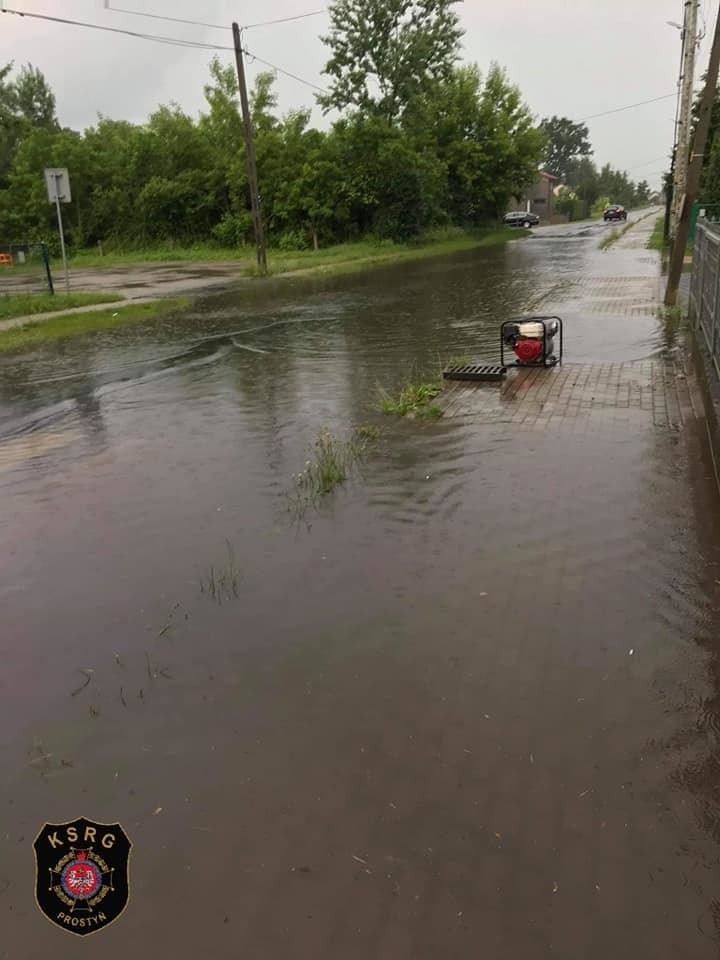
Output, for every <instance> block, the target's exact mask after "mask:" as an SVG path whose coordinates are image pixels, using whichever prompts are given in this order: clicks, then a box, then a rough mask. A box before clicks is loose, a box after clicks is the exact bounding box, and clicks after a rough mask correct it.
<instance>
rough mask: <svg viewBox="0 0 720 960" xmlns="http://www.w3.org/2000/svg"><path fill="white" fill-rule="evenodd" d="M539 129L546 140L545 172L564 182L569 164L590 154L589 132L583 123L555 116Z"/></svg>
mask: <svg viewBox="0 0 720 960" xmlns="http://www.w3.org/2000/svg"><path fill="white" fill-rule="evenodd" d="M540 129H541V130H542V131H543V133H544V134H545V136H546V138H547V147H546V152H545V158H544V161H545V162H544V166H545V170H547V172H548V173H551V174H552V175H553V176H554V177H559V178H560V180H562V181H564V182H566V181H567V178H568V171H569V169H570V164H571V162H572V161H573V160H575V159H577V158H578V157H589V156H590V154H591V153H592V148H591V146H590V140H589V139H588V137H589V130H588V128H587V126H586V125H585V124H584V123H573V121H572V120H568V118H567V117H556V116H553V117H550V118H549V119H545V120H543V121H542V123H541V124H540Z"/></svg>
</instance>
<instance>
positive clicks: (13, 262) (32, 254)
mask: <svg viewBox="0 0 720 960" xmlns="http://www.w3.org/2000/svg"><path fill="white" fill-rule="evenodd" d="M54 292H55V290H54V287H53V278H52V270H51V269H50V254H49V252H48V248H47V244H45V243H2V242H1V241H0V296H2V295H3V294H9V293H54Z"/></svg>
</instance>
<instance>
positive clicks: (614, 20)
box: [0, 0, 718, 186]
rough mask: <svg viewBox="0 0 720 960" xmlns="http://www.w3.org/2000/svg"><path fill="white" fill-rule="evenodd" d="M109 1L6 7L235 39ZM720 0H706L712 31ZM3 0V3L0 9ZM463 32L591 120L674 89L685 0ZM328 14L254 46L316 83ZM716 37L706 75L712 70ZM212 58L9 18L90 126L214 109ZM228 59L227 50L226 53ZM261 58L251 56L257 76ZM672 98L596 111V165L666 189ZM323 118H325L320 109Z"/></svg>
mask: <svg viewBox="0 0 720 960" xmlns="http://www.w3.org/2000/svg"><path fill="white" fill-rule="evenodd" d="M105 3H106V0H4V5H5V7H6V8H8V9H16V10H23V11H27V12H35V13H44V14H50V15H52V16H56V17H65V18H69V19H76V20H85V21H89V22H92V23H97V24H102V25H104V26H112V27H118V28H124V29H129V30H135V31H139V32H145V33H153V34H159V35H163V36H170V37H177V38H182V39H189V40H195V41H197V40H201V41H207V42H209V43H217V44H220V45H227V44H229V43H230V42H231V35H230V31H229V29H228V30H227V32H224V31H222V30H217V29H212V28H208V27H198V26H185V25H182V24H179V23H170V22H164V21H162V20H155V19H150V18H148V17H140V16H133V15H130V14H126V13H120V12H114V11H113V10H112V9H111V10H107V9H105ZM325 4H326V0H241V2H240V0H110V2H109V6H110V7H111V8H123V9H126V10H136V11H142V12H144V13H152V14H157V15H165V16H169V17H178V18H186V19H197V20H202V21H204V22H206V23H211V24H225V23H226V24H228V25H229V24H230V23H231V21H232V20H233V19H236V20H238V21H239V22H240V23H241V25H243V24H252V23H256V22H259V21H265V20H270V19H274V18H280V17H284V16H292V15H294V14H299V13H305V12H310V11H315V10H320V9H322V8H323V6H324V5H325ZM717 4H718V0H704V2H703V3H702V5H701V6H702V9H703V18H704V20H705V22H706V23H707V28H708V33H712V29H713V26H714V19H715V16H716V13H717ZM2 6H3V0H0V8H1V7H2ZM458 10H459V12H460V15H461V18H462V22H463V26H464V28H465V31H466V35H465V39H464V49H463V56H464V59H465V60H467V61H473V62H477V63H478V64H479V65H480V67H481V69H485V68H486V67H487V65H488V64H489V63H490V62H491V61H493V60H496V61H498V62H499V63H500V64H501V65H502V66H504V67H505V68H506V69H507V71H508V74H509V76H510V78H511V80H512V81H513V82H515V83H517V84H518V85H519V86H520V88H521V90H522V92H523V95H524V97H525V99H526V101H527V103H528V104H529V105H530V107H531V109H532V110H533V112H534V113H535V114H536V115H537V116H538V117H543V116H548V115H550V114H559V115H562V116H567V117H570V118H572V119H573V120H584V119H585V118H587V117H590V116H591V115H593V114H597V113H601V112H602V111H605V110H611V109H614V108H616V107H622V106H626V105H628V104H631V103H635V102H637V101H641V100H648V99H651V98H653V97H662V96H664V95H668V94H673V93H674V91H675V90H676V85H677V76H678V67H679V58H680V34H679V32H678V31H677V30H675V29H673V28H672V27H670V26H668V25H667V24H666V21H667V20H675V21H680V20H681V19H682V12H683V0H501V2H497V0H464V2H463V3H460V4H459V5H458ZM327 23H328V20H327V16H326V15H325V14H322V15H319V16H314V17H308V18H307V19H304V20H300V21H296V22H293V23H287V24H278V25H274V26H268V27H257V28H254V29H252V30H251V31H249V32H248V34H247V45H248V48H249V50H250V51H251V52H254V53H256V54H257V56H258V57H262V58H263V59H265V60H267V61H270V62H272V63H274V64H277V65H278V66H279V67H282V68H283V69H285V70H287V71H289V72H291V73H294V74H297V75H298V76H300V77H302V78H303V79H305V80H308V81H310V82H311V83H315V84H318V85H320V86H322V85H323V83H324V80H323V77H322V68H323V65H324V63H325V61H326V59H327V56H326V48H325V47H324V46H323V44H322V42H321V41H320V39H319V36H320V34H322V33H323V32H324V30H325V29H326V27H327ZM709 46H710V43H709V37H708V38H706V39H705V41H704V42H703V44H702V47H701V51H700V58H699V63H698V70H697V75H698V76H700V74H701V73H702V72H703V70H704V69H705V65H706V62H707V56H708V53H709ZM211 56H212V54H211V53H210V52H209V51H206V50H197V49H186V48H180V47H174V46H167V45H162V44H159V43H154V42H149V41H146V40H140V39H135V38H131V37H125V36H121V35H117V34H111V33H102V32H99V31H94V30H88V29H83V28H81V27H75V26H66V25H62V24H56V23H49V22H44V21H39V20H32V19H29V18H20V17H16V16H11V15H9V14H2V15H0V64H2V63H5V62H7V61H9V60H14V61H15V63H16V64H21V63H24V62H27V61H30V62H32V63H33V64H34V65H36V66H37V67H39V68H40V69H41V70H42V71H43V72H44V73H45V75H46V76H47V78H48V80H49V81H50V84H51V85H52V88H53V90H54V91H55V94H56V96H57V102H58V114H59V117H60V121H61V123H63V124H64V125H67V126H71V127H75V128H83V127H86V126H88V125H90V124H92V123H93V122H94V120H95V119H96V117H97V115H98V114H99V113H102V114H104V115H106V116H110V117H113V118H116V119H126V120H131V121H135V122H141V121H143V120H144V119H145V118H146V117H147V115H148V114H149V113H150V112H151V111H152V110H153V109H154V108H155V107H156V106H158V104H161V103H167V102H168V101H170V100H175V101H177V102H178V103H179V104H180V105H181V106H182V107H183V109H185V110H186V111H187V112H189V113H197V112H198V111H199V110H201V109H202V108H203V106H204V100H203V84H204V83H205V81H206V79H207V76H208V74H207V65H208V62H209V60H210V57H211ZM220 56H221V57H224V58H228V61H230V60H231V54H230V53H229V52H228V53H221V54H220ZM258 69H266V67H264V66H262V65H260V64H259V63H257V62H256V63H254V64H250V66H249V73H250V79H251V80H252V77H253V76H254V74H255V72H256V71H257V70H258ZM277 90H278V93H279V96H280V106H281V108H282V109H283V110H288V109H290V108H292V107H298V106H312V105H313V104H314V97H313V90H312V88H311V87H310V86H307V85H305V84H303V83H300V82H298V81H296V80H293V79H290V78H289V77H287V76H283V75H279V77H278V84H277ZM674 111H675V101H674V99H673V98H672V97H671V98H670V99H667V100H662V101H660V102H659V103H654V104H650V105H647V106H643V107H639V108H637V109H634V110H628V111H626V112H623V113H619V114H616V115H611V116H609V117H601V118H597V119H594V120H588V125H589V127H590V135H591V140H592V144H593V147H594V150H595V159H596V161H597V162H598V163H605V162H610V163H612V164H614V165H615V166H618V167H620V168H622V169H626V170H627V171H628V173H629V174H630V176H631V177H633V179H636V180H638V179H643V178H645V179H647V180H648V181H650V183H651V184H652V185H653V186H657V185H659V182H660V173H661V172H662V170H663V169H664V167H665V165H666V157H667V156H668V153H669V150H670V148H671V145H672V135H673V118H674ZM315 119H316V122H318V123H321V122H322V117H321V114H320V113H319V112H318V111H317V110H316V112H315Z"/></svg>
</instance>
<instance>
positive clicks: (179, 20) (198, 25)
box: [105, 0, 230, 30]
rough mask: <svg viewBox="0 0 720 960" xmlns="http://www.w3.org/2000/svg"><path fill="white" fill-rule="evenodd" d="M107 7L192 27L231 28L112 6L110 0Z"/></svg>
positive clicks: (113, 11)
mask: <svg viewBox="0 0 720 960" xmlns="http://www.w3.org/2000/svg"><path fill="white" fill-rule="evenodd" d="M105 9H106V10H109V11H110V12H111V13H127V14H130V15H131V16H133V17H149V18H150V19H151V20H166V21H167V22H168V23H184V24H187V25H188V26H191V27H209V28H210V29H211V30H229V29H230V28H229V27H227V26H221V25H220V24H219V23H204V22H203V21H202V20H183V19H182V18H181V17H162V16H160V14H158V13H143V11H142V10H126V9H125V8H124V7H111V6H110V0H105Z"/></svg>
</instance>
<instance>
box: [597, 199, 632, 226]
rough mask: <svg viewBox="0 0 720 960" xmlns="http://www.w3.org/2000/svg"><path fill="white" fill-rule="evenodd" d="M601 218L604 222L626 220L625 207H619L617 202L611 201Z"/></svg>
mask: <svg viewBox="0 0 720 960" xmlns="http://www.w3.org/2000/svg"><path fill="white" fill-rule="evenodd" d="M603 220H604V221H605V223H607V222H608V220H627V210H626V209H625V207H621V206H620V204H619V203H613V204H611V205H610V206H609V207H607V208H606V209H605V212H604V213H603Z"/></svg>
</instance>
